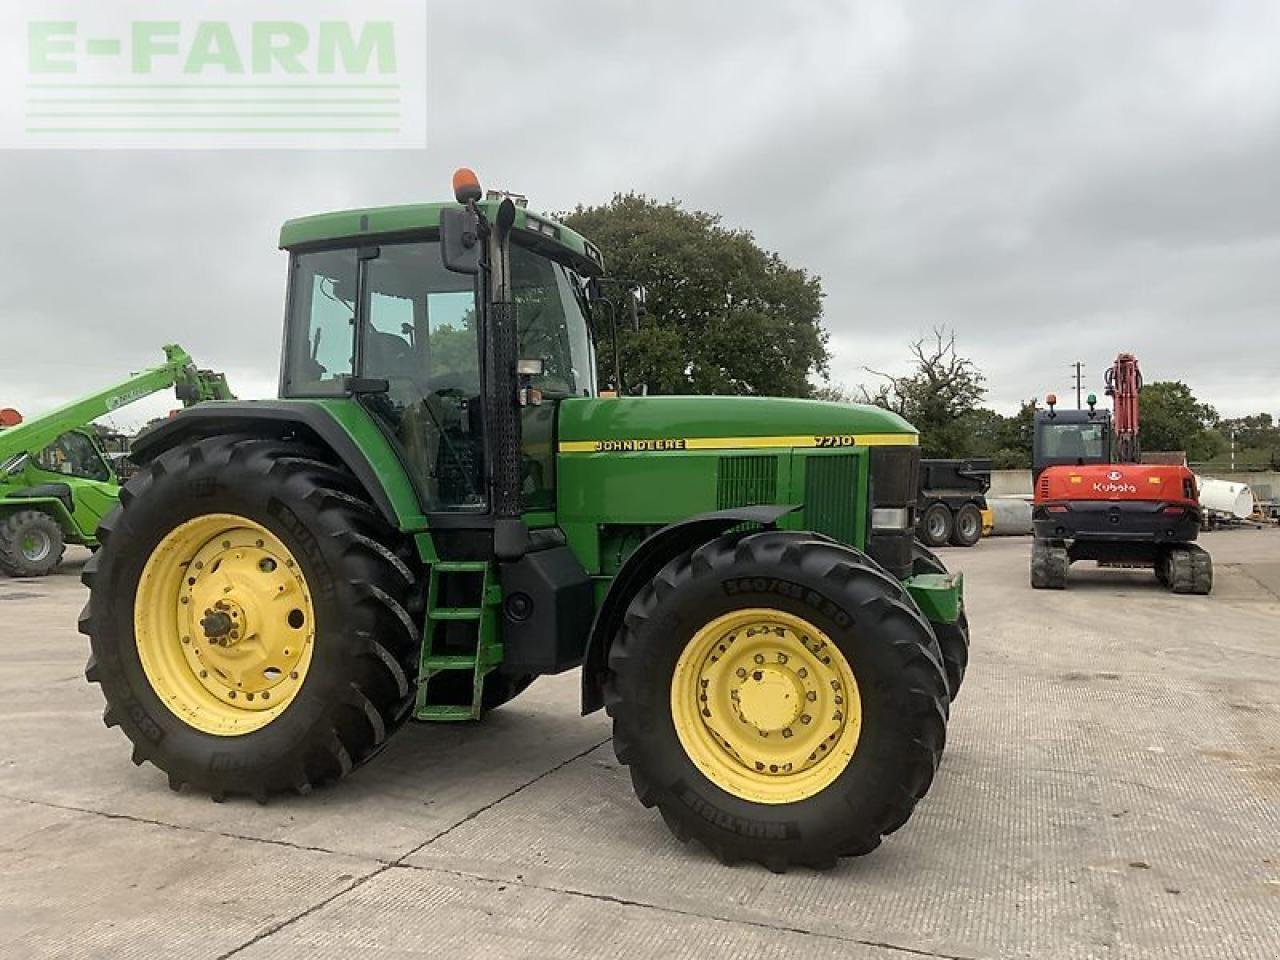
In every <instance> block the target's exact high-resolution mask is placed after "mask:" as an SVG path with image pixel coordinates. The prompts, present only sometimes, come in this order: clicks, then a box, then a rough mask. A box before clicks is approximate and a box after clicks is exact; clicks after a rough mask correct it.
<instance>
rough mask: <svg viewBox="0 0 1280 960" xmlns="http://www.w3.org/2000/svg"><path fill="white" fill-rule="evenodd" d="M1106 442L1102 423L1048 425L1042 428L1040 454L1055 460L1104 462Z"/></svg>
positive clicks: (1104, 428)
mask: <svg viewBox="0 0 1280 960" xmlns="http://www.w3.org/2000/svg"><path fill="white" fill-rule="evenodd" d="M1106 441H1107V433H1106V427H1105V426H1104V425H1103V424H1102V423H1050V424H1046V425H1045V427H1044V432H1043V436H1042V438H1041V449H1040V452H1041V455H1042V456H1044V457H1046V458H1053V459H1057V460H1105V459H1106V458H1107V444H1106Z"/></svg>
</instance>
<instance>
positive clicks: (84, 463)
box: [36, 433, 111, 482]
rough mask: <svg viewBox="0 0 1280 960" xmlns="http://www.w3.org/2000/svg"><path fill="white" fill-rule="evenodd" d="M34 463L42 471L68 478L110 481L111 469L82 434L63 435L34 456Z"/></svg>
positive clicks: (91, 442)
mask: <svg viewBox="0 0 1280 960" xmlns="http://www.w3.org/2000/svg"><path fill="white" fill-rule="evenodd" d="M36 463H37V464H38V465H39V467H40V469H42V470H48V471H49V472H50V473H60V474H63V475H64V476H68V477H79V478H81V479H83V480H99V481H103V482H106V481H108V480H110V479H111V468H110V467H108V466H107V465H106V463H105V462H104V461H103V459H102V455H101V454H100V453H98V448H97V447H96V446H94V443H93V441H92V440H90V439H89V438H88V437H87V436H85V435H84V434H83V433H64V434H63V435H62V436H60V437H59V438H58V439H57V440H55V441H53V443H51V444H49V446H47V447H45V448H44V449H43V450H41V451H40V452H39V453H38V454H37V455H36Z"/></svg>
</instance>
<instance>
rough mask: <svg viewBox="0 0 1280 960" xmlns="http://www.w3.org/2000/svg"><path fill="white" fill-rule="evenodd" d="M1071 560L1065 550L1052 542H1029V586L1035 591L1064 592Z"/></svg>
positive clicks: (1038, 540)
mask: <svg viewBox="0 0 1280 960" xmlns="http://www.w3.org/2000/svg"><path fill="white" fill-rule="evenodd" d="M1070 568H1071V559H1070V558H1069V557H1068V556H1067V548H1066V547H1065V546H1063V545H1062V544H1060V543H1058V542H1056V541H1053V540H1040V539H1038V538H1037V539H1035V540H1032V541H1031V586H1032V587H1033V588H1034V589H1036V590H1065V589H1066V588H1067V571H1068V570H1069V569H1070Z"/></svg>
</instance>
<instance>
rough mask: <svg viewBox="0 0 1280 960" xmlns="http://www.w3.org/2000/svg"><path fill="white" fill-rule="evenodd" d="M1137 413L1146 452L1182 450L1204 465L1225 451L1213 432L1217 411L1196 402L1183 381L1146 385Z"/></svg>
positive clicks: (1140, 437) (1167, 381)
mask: <svg viewBox="0 0 1280 960" xmlns="http://www.w3.org/2000/svg"><path fill="white" fill-rule="evenodd" d="M1138 411H1139V414H1140V416H1141V418H1142V422H1141V424H1140V427H1139V433H1138V436H1139V440H1140V441H1141V443H1142V449H1143V450H1151V451H1155V450H1183V451H1185V452H1186V454H1187V459H1188V460H1189V461H1191V462H1193V463H1202V462H1204V461H1206V460H1212V459H1213V458H1214V457H1215V456H1216V455H1217V454H1218V453H1219V452H1220V451H1221V449H1222V446H1221V444H1222V441H1221V438H1220V437H1219V436H1218V435H1217V434H1215V433H1212V432H1210V428H1212V427H1213V426H1215V425H1216V424H1217V422H1218V413H1217V411H1216V410H1214V409H1213V407H1211V406H1209V405H1208V404H1207V403H1201V402H1200V401H1199V400H1197V399H1196V396H1195V394H1193V393H1192V392H1191V388H1190V387H1188V386H1187V385H1186V384H1185V383H1183V382H1182V381H1181V380H1157V381H1155V382H1154V383H1148V384H1144V385H1143V387H1142V390H1141V391H1140V392H1139V394H1138Z"/></svg>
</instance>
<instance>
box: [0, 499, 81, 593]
mask: <svg viewBox="0 0 1280 960" xmlns="http://www.w3.org/2000/svg"><path fill="white" fill-rule="evenodd" d="M66 549H67V548H66V544H65V542H64V541H63V539H62V528H61V527H60V526H58V522H57V521H56V520H54V519H53V517H51V516H49V515H48V514H47V513H45V512H44V511H42V510H20V511H18V512H17V513H13V514H10V515H9V516H7V517H5V518H4V521H3V522H0V570H3V571H4V572H5V573H7V574H9V576H11V577H43V576H46V575H48V574H50V573H52V572H53V571H54V570H55V569H56V568H57V566H58V564H60V563H61V562H62V555H63V553H65V552H66Z"/></svg>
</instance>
